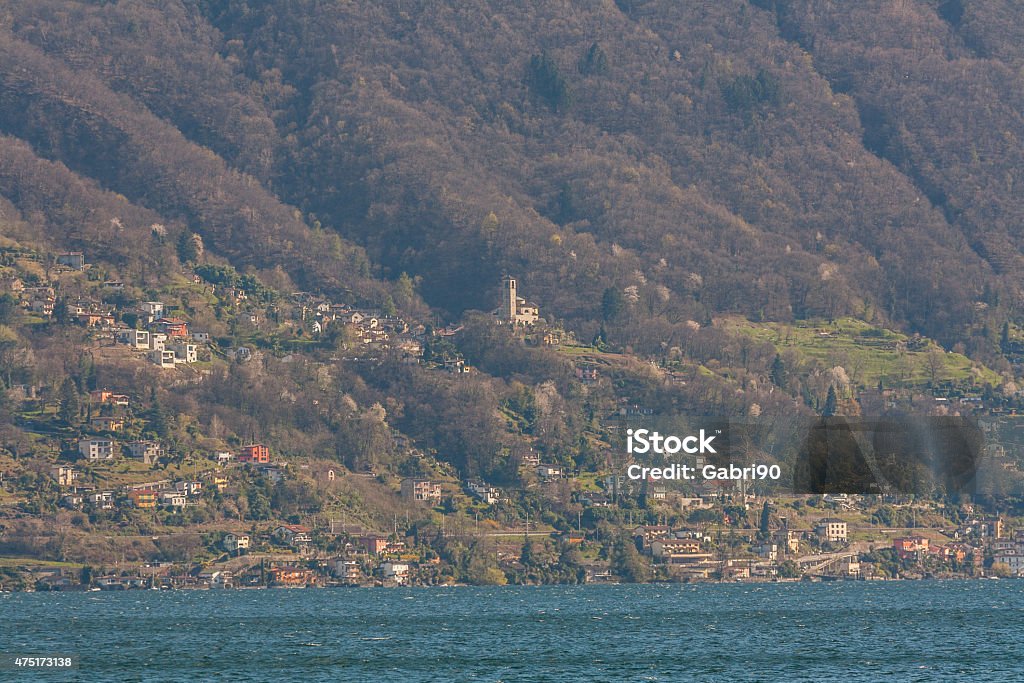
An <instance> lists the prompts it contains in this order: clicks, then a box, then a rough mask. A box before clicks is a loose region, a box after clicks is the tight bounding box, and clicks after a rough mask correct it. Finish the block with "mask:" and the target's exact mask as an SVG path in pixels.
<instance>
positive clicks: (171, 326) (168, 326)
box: [154, 318, 188, 337]
mask: <svg viewBox="0 0 1024 683" xmlns="http://www.w3.org/2000/svg"><path fill="white" fill-rule="evenodd" d="M154 324H155V325H156V326H157V328H158V329H159V330H160V331H161V332H163V333H164V334H166V335H167V336H168V337H187V336H188V323H187V322H185V321H184V320H179V319H178V318H160V319H159V320H157V321H156V322H155V323H154Z"/></svg>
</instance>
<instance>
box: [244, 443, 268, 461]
mask: <svg viewBox="0 0 1024 683" xmlns="http://www.w3.org/2000/svg"><path fill="white" fill-rule="evenodd" d="M238 462H260V463H267V462H270V449H269V448H267V447H266V446H264V445H263V444H261V443H255V444H253V445H251V446H245V447H243V448H242V452H241V453H239V454H238Z"/></svg>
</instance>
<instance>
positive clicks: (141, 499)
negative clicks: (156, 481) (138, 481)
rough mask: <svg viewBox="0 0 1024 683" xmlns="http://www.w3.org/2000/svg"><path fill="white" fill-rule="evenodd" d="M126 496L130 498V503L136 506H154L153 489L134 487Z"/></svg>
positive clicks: (154, 493) (154, 496)
mask: <svg viewBox="0 0 1024 683" xmlns="http://www.w3.org/2000/svg"><path fill="white" fill-rule="evenodd" d="M128 498H130V499H131V501H132V505H134V506H135V507H137V508H143V509H145V508H155V507H156V491H154V490H153V489H136V490H135V491H132V492H130V493H129V494H128Z"/></svg>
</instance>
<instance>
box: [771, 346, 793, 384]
mask: <svg viewBox="0 0 1024 683" xmlns="http://www.w3.org/2000/svg"><path fill="white" fill-rule="evenodd" d="M770 377H771V380H772V384H774V385H775V386H777V387H778V388H780V389H785V388H786V384H788V382H789V380H788V378H787V376H786V362H785V361H784V360H782V356H780V355H779V354H775V360H773V361H772V367H771V371H770Z"/></svg>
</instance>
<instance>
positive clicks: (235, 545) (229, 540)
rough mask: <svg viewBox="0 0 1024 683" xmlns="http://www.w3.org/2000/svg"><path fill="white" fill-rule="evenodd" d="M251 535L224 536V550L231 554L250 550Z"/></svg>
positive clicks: (230, 534)
mask: <svg viewBox="0 0 1024 683" xmlns="http://www.w3.org/2000/svg"><path fill="white" fill-rule="evenodd" d="M249 543H250V539H249V534H234V533H230V532H229V533H228V534H226V535H225V536H224V549H225V550H227V551H228V552H231V553H237V552H238V551H239V550H248V549H249Z"/></svg>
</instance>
